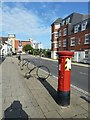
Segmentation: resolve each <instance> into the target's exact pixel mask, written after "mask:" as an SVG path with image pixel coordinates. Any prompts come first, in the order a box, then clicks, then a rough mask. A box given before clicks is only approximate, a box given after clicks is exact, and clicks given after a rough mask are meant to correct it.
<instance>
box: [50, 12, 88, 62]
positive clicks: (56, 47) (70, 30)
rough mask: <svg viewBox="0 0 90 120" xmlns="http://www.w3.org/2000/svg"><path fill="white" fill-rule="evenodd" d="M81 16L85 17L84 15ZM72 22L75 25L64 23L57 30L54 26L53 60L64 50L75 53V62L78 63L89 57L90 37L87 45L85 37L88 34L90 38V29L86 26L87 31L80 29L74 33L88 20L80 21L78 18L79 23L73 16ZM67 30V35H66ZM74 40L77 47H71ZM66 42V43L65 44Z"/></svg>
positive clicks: (52, 40)
mask: <svg viewBox="0 0 90 120" xmlns="http://www.w3.org/2000/svg"><path fill="white" fill-rule="evenodd" d="M75 15H76V14H75ZM75 15H74V17H75ZM76 16H77V15H76ZM81 16H82V17H83V15H81ZM66 19H68V18H66ZM64 20H65V19H64ZM72 21H73V23H72V22H71V21H70V23H65V24H63V21H62V25H61V26H60V28H59V29H56V28H55V24H52V26H51V27H52V34H51V38H52V39H51V50H52V51H51V58H56V56H57V55H56V52H57V51H63V50H69V51H74V60H76V61H77V62H80V61H83V59H85V58H86V56H88V55H87V51H90V37H89V43H85V35H86V34H88V35H89V36H90V28H88V27H87V26H86V29H85V30H84V29H83V30H82V28H80V27H79V29H78V32H76V31H74V30H76V28H75V27H76V25H79V26H81V25H82V23H84V22H85V21H87V19H86V20H84V21H82V19H80V20H79V18H78V17H77V21H76V20H74V18H73V16H72ZM81 27H82V26H81ZM65 29H66V30H67V31H66V35H64V30H65ZM56 32H58V38H55V33H56ZM59 33H61V34H59ZM72 38H75V45H71V42H72V40H71V39H72ZM65 40H66V43H65V42H64V41H65ZM88 57H89V56H88Z"/></svg>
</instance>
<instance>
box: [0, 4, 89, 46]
mask: <svg viewBox="0 0 90 120" xmlns="http://www.w3.org/2000/svg"><path fill="white" fill-rule="evenodd" d="M73 12H78V13H82V14H88V2H2V3H1V4H0V28H2V29H0V36H8V34H15V35H16V38H17V39H19V40H29V39H30V38H32V39H33V40H34V41H36V42H41V43H42V44H43V47H44V48H50V47H51V24H52V23H53V22H54V21H55V20H56V19H58V18H65V17H66V16H68V15H70V14H71V13H73Z"/></svg>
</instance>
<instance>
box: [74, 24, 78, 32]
mask: <svg viewBox="0 0 90 120" xmlns="http://www.w3.org/2000/svg"><path fill="white" fill-rule="evenodd" d="M77 32H78V25H76V26H75V27H74V33H77Z"/></svg>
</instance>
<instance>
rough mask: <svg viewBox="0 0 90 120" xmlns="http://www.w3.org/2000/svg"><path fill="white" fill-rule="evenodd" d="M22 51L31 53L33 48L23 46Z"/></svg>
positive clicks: (28, 45)
mask: <svg viewBox="0 0 90 120" xmlns="http://www.w3.org/2000/svg"><path fill="white" fill-rule="evenodd" d="M23 51H25V52H29V53H32V52H33V48H32V46H31V45H30V44H27V45H24V46H23Z"/></svg>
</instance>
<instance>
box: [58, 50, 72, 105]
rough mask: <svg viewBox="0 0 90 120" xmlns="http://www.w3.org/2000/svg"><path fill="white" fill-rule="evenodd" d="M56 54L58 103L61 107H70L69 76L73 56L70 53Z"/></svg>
mask: <svg viewBox="0 0 90 120" xmlns="http://www.w3.org/2000/svg"><path fill="white" fill-rule="evenodd" d="M57 54H58V64H59V71H58V103H59V104H60V105H62V106H67V105H70V74H71V58H72V56H73V55H74V53H73V52H70V51H61V52H57Z"/></svg>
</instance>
